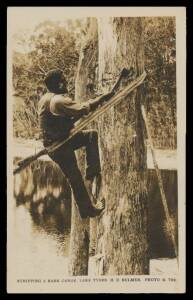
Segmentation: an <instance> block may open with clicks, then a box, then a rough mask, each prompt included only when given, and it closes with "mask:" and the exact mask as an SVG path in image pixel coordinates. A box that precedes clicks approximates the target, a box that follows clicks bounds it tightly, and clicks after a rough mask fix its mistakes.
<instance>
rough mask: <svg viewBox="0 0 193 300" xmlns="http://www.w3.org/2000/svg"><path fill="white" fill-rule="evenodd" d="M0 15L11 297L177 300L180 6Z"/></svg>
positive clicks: (181, 164) (182, 81)
mask: <svg viewBox="0 0 193 300" xmlns="http://www.w3.org/2000/svg"><path fill="white" fill-rule="evenodd" d="M7 19H8V23H7V41H8V43H7V128H8V131H7V171H8V176H7V190H8V193H7V218H8V222H7V291H8V293H14V292H21V293H26V292H28V293H29V292H30V293H37V292H40V293H45V292H48V293H49V292H54V293H57V292H58V293H82V292H86V293H102V292H104V293H111V292H114V293H151V292H152V293H156V292H159V293H173V292H175V293H183V292H185V123H186V121H185V109H186V108H185V105H186V93H185V86H186V76H185V75H186V67H185V66H186V57H185V53H186V40H185V39H186V30H185V28H186V23H185V22H186V9H185V8H183V7H178V8H175V7H154V8H153V7H152V8H150V7H149V8H148V7H146V8H144V7H122V8H120V7H117V8H116V7H101V8H100V7H86V8H83V7H8V11H7Z"/></svg>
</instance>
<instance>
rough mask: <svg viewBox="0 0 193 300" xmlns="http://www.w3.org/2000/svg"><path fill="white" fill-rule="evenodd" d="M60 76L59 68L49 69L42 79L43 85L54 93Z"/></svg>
mask: <svg viewBox="0 0 193 300" xmlns="http://www.w3.org/2000/svg"><path fill="white" fill-rule="evenodd" d="M61 77H62V71H61V70H59V69H54V70H50V71H49V72H48V73H47V74H46V76H45V79H44V82H45V85H46V87H47V88H48V90H49V91H50V92H52V93H55V92H56V90H57V87H58V82H59V81H60V79H61Z"/></svg>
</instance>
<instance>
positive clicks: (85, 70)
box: [69, 18, 98, 276]
mask: <svg viewBox="0 0 193 300" xmlns="http://www.w3.org/2000/svg"><path fill="white" fill-rule="evenodd" d="M85 27H86V28H85V30H86V35H85V38H84V40H83V43H82V47H81V52H80V57H79V64H78V70H77V76H76V82H75V100H76V101H77V102H82V101H86V100H88V99H89V97H90V96H91V94H92V92H93V91H92V89H93V86H94V81H95V68H96V60H97V48H98V47H97V20H96V19H95V18H88V19H87V23H86V24H85ZM77 158H78V165H79V168H80V169H81V172H82V174H83V176H84V171H85V168H84V166H85V155H84V152H83V151H82V150H81V151H79V153H78V156H77ZM77 184H78V183H77ZM88 260H89V218H87V219H84V220H83V219H82V218H81V217H80V214H79V211H78V208H77V205H76V203H75V200H74V199H72V216H71V238H70V260H69V275H71V276H77V275H87V274H88Z"/></svg>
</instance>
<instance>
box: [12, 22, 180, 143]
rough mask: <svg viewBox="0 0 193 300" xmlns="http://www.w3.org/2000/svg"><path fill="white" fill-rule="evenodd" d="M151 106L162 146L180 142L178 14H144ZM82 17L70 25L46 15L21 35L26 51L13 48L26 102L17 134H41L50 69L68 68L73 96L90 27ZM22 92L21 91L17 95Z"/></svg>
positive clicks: (16, 79) (17, 118) (17, 115)
mask: <svg viewBox="0 0 193 300" xmlns="http://www.w3.org/2000/svg"><path fill="white" fill-rule="evenodd" d="M143 21H144V44H145V68H146V71H147V74H148V78H147V81H146V88H145V90H146V109H147V111H148V117H149V120H150V125H151V133H152V137H153V140H154V142H155V146H156V147H158V148H176V53H175V52H176V50H175V49H176V45H175V43H176V39H175V19H174V18H171V17H164V18H163V17H160V18H155V17H154V18H152V17H151V18H150V17H148V18H144V19H143ZM82 22H83V21H82V20H74V21H73V20H68V21H67V22H66V24H65V26H64V25H61V24H59V23H57V22H51V21H45V22H42V23H40V24H39V25H38V26H37V27H36V29H35V31H34V32H33V34H31V35H29V34H28V35H26V34H22V35H21V34H18V35H17V36H16V37H15V38H16V40H17V43H18V44H19V45H20V48H21V47H22V48H23V49H26V50H25V51H24V52H23V53H22V52H18V51H15V52H14V53H13V86H14V89H15V91H16V94H17V95H18V96H21V97H22V99H24V100H23V102H24V103H23V105H20V106H17V105H16V107H17V109H14V135H15V136H17V137H24V138H39V135H38V129H36V130H35V128H38V119H37V102H38V100H39V99H40V97H41V95H42V94H43V93H44V92H45V87H44V84H43V81H42V79H43V76H44V74H45V73H46V72H47V71H48V70H50V69H52V68H59V69H62V71H63V72H64V74H65V76H66V78H67V80H68V82H69V91H70V93H71V96H72V97H73V96H74V82H75V75H76V70H77V66H78V58H79V52H80V43H81V40H82V35H83V34H84V31H83V30H82ZM16 98H17V97H16Z"/></svg>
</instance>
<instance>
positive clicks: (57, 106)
mask: <svg viewBox="0 0 193 300" xmlns="http://www.w3.org/2000/svg"><path fill="white" fill-rule="evenodd" d="M50 112H51V113H53V114H54V115H58V116H68V117H74V118H76V119H77V118H81V117H82V116H83V115H86V114H88V113H89V112H90V104H89V103H77V102H75V101H73V100H72V99H71V98H69V97H65V96H63V95H56V96H54V97H53V98H52V100H51V101H50Z"/></svg>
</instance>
